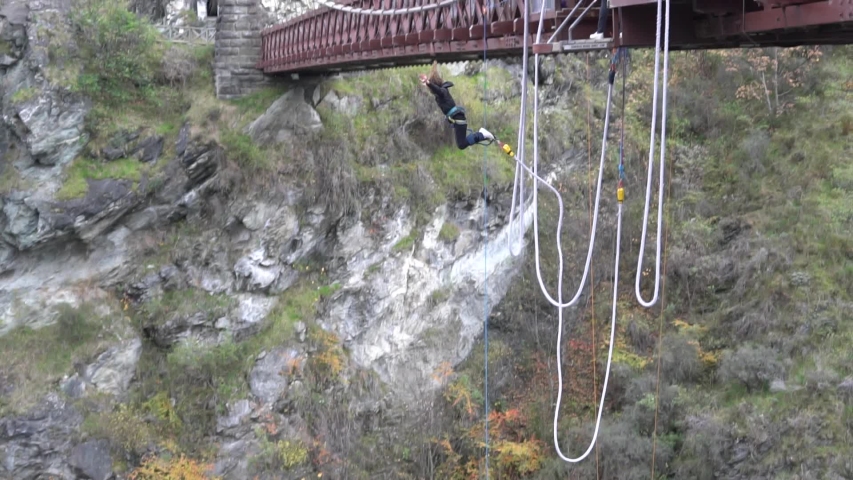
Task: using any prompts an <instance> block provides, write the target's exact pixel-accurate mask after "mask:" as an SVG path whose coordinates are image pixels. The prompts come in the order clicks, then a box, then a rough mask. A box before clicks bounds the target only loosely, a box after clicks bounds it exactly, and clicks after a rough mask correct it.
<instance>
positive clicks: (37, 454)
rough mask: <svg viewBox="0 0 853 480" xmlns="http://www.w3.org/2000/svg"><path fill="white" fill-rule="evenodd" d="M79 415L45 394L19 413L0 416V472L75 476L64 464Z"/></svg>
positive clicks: (11, 475)
mask: <svg viewBox="0 0 853 480" xmlns="http://www.w3.org/2000/svg"><path fill="white" fill-rule="evenodd" d="M82 423H83V417H82V415H80V413H79V412H78V411H77V410H76V409H74V407H73V406H72V405H70V404H69V403H66V402H65V401H64V400H63V399H62V398H61V397H60V396H59V395H57V394H55V393H52V394H49V395H47V396H46V397H45V398H44V400H43V401H42V402H41V404H39V406H38V407H36V408H35V409H33V410H32V411H30V412H28V413H26V414H25V415H21V416H19V417H6V418H2V419H0V445H2V450H0V452H2V453H3V455H2V456H0V476H2V477H3V478H42V477H41V476H42V475H43V474H44V473H45V472H51V473H52V474H53V476H56V477H59V478H68V479H73V478H76V475H75V474H74V473H73V472H72V471H71V467H70V466H69V465H68V459H69V456H70V452H71V449H72V445H71V441H72V439H73V438H74V437H75V435H76V432H77V430H78V429H79V428H80V425H81V424H82Z"/></svg>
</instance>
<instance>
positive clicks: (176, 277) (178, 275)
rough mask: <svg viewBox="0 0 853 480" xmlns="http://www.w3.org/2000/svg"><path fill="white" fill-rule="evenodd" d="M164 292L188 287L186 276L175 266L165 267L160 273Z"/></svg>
mask: <svg viewBox="0 0 853 480" xmlns="http://www.w3.org/2000/svg"><path fill="white" fill-rule="evenodd" d="M158 274H159V275H160V279H161V280H162V281H163V289H164V290H180V289H182V288H186V287H187V281H186V278H185V277H184V274H183V273H182V272H181V271H180V270H179V269H178V267H176V266H174V265H164V266H163V267H162V268H160V271H159V272H158Z"/></svg>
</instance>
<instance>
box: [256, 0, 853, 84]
mask: <svg viewBox="0 0 853 480" xmlns="http://www.w3.org/2000/svg"><path fill="white" fill-rule="evenodd" d="M527 1H529V2H531V4H530V8H531V13H530V16H529V19H530V23H531V24H530V27H529V33H530V40H529V45H531V46H532V51H533V52H535V53H541V54H549V53H559V52H566V51H582V50H597V49H608V48H614V47H620V46H625V47H631V48H648V47H654V45H655V33H656V32H655V26H656V23H657V1H656V0H609V6H610V8H611V14H610V18H609V19H608V22H607V25H608V28H607V31H606V33H605V38H604V39H601V40H589V35H590V34H591V33H593V32H594V31H595V29H596V26H597V24H598V16H599V13H600V12H599V0H457V1H453V2H452V3H449V4H447V5H443V6H441V7H440V8H433V9H432V10H426V11H415V12H411V13H405V14H397V15H393V16H377V15H364V14H361V13H356V12H351V11H350V12H348V11H342V10H339V9H334V8H330V7H322V8H319V9H316V10H312V11H310V12H308V13H306V14H304V15H301V16H299V17H297V18H293V19H291V20H289V21H287V22H285V23H283V24H281V25H276V26H273V27H270V28H267V29H265V30H263V32H262V57H261V60H260V61H259V62H258V64H257V67H258V68H260V69H262V70H263V71H264V73H266V74H282V73H325V72H335V71H341V70H355V69H364V68H385V67H391V66H403V65H413V64H422V63H428V62H432V60H433V59H436V60H438V61H459V60H468V59H475V58H481V56H482V53H483V47H484V42H487V43H488V55H489V57H490V58H496V57H507V56H519V55H521V50H522V45H523V40H524V9H525V7H526V5H525V2H527ZM336 3H338V5H340V6H348V7H351V8H361V9H369V10H388V9H405V8H418V7H423V6H428V5H434V4H437V3H439V0H338V2H336ZM443 3H447V1H445V2H443ZM670 9H671V14H670V15H671V22H670V49H671V50H694V49H713V48H738V47H749V46H796V45H803V44H849V43H853V0H821V1H813V0H812V1H810V0H681V1H672V4H671V6H670ZM664 11H665V8H664ZM540 15H543V16H544V17H545V20H544V27H543V33H542V43H540V44H536V45H534V41H535V38H536V29H537V27H538V24H539V18H540ZM567 19H568V20H567ZM484 24H485V25H486V28H485V38H484V28H483V25H484ZM561 25H562V26H563V28H560V26H561ZM555 31H558V34H557V35H556V36H554V38H553V39H551V37H552V36H553V34H554V32H555ZM549 40H550V41H549Z"/></svg>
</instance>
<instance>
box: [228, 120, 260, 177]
mask: <svg viewBox="0 0 853 480" xmlns="http://www.w3.org/2000/svg"><path fill="white" fill-rule="evenodd" d="M221 138H222V145H223V146H224V147H225V154H226V155H227V156H228V158H229V159H230V160H233V161H234V162H235V163H237V164H238V165H239V166H240V167H241V168H246V169H248V170H261V169H264V168H266V167H267V166H268V165H269V161H268V159H267V156H266V154H265V153H264V152H262V151H261V149H260V148H258V145H257V144H255V142H254V141H253V140H252V137H250V136H249V135H247V134H245V133H241V132H239V131H237V130H226V131H224V132H222V137H221Z"/></svg>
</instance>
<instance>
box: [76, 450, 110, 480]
mask: <svg viewBox="0 0 853 480" xmlns="http://www.w3.org/2000/svg"><path fill="white" fill-rule="evenodd" d="M69 463H70V464H71V466H72V467H73V468H74V470H75V471H76V472H77V473H78V474H79V475H82V476H83V478H89V479H91V480H108V479H109V478H111V477H112V476H113V460H112V458H111V457H110V444H109V442H108V441H106V440H92V441H89V442H86V443H81V444H80V445H77V446H76V447H74V448H73V449H72V450H71V458H70V460H69Z"/></svg>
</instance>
